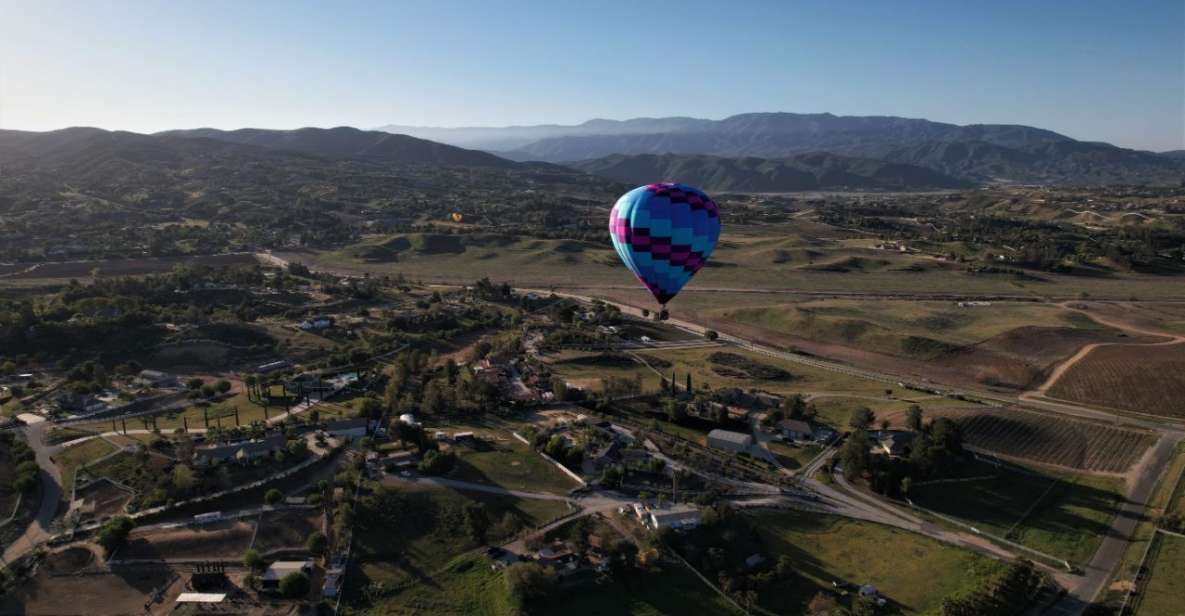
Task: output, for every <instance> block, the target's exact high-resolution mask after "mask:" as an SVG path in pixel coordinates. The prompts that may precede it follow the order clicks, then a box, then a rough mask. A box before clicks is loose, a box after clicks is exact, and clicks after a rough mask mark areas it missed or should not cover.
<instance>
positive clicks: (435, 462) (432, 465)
mask: <svg viewBox="0 0 1185 616" xmlns="http://www.w3.org/2000/svg"><path fill="white" fill-rule="evenodd" d="M456 465H457V454H455V453H453V452H451V451H444V452H442V451H440V450H437V449H429V450H428V451H426V452H425V453H424V457H423V458H421V459H420V465H419V469H420V472H421V473H424V474H425V475H445V474H448V472H449V471H451V470H453V467H454V466H456Z"/></svg>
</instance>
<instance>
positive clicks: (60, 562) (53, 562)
mask: <svg viewBox="0 0 1185 616" xmlns="http://www.w3.org/2000/svg"><path fill="white" fill-rule="evenodd" d="M96 560H97V559H96V558H95V553H94V552H92V551H90V550H89V549H87V548H84V547H72V548H66V549H65V550H62V551H61V552H54V553H53V554H50V555H49V556H47V557H46V558H45V562H44V563H43V564H42V565H41V566H42V567H44V568H45V570H46V571H48V572H49V573H52V574H55V575H68V574H72V573H78V572H79V571H82V570H83V569H86V568H88V567H90V566H91V565H93V564H95V562H96Z"/></svg>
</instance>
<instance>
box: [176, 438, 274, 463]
mask: <svg viewBox="0 0 1185 616" xmlns="http://www.w3.org/2000/svg"><path fill="white" fill-rule="evenodd" d="M285 443H286V439H285V438H284V435H283V434H280V433H278V432H277V433H275V434H269V435H268V436H265V437H264V438H261V439H254V440H250V441H241V442H238V443H230V444H228V445H211V446H209V447H199V448H197V449H195V450H194V451H193V462H194V464H197V465H198V466H208V465H210V464H218V463H220V462H229V461H232V460H233V461H235V462H249V461H251V460H254V459H256V458H261V457H264V456H269V455H271V454H272V453H273V452H275V451H277V450H280V449H283V448H284V445H285Z"/></svg>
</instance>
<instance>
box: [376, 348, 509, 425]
mask: <svg viewBox="0 0 1185 616" xmlns="http://www.w3.org/2000/svg"><path fill="white" fill-rule="evenodd" d="M437 363H438V362H434V361H433V356H431V355H429V354H426V353H424V352H422V351H419V350H413V351H410V352H406V353H402V354H400V355H399V356H397V357H396V358H395V360H394V361H393V362H392V365H391V368H390V369H389V370H387V371H386V372H385V373H384V375H383V377H384V378H385V379H386V382H385V384H383V386H382V387H383V403H384V404H386V406H387V409H389V410H390V411H391V412H392V413H393V414H394V415H402V414H405V413H421V414H423V415H440V414H447V413H456V412H471V413H480V412H486V411H491V410H493V409H494V408H496V407H497V403H498V400H499V396H498V390H497V388H496V387H494V386H493V385H491V384H489V383H487V382H486V381H483V380H481V379H478V378H476V377H475V376H474V374H473V372H472V370H470V369H469V368H467V367H465V368H462V367H461V366H458V365H457V363H456V362H455V361H453V360H452V358H449V359H448V360H446V361H445V362H444V364H443V365H435V364H437Z"/></svg>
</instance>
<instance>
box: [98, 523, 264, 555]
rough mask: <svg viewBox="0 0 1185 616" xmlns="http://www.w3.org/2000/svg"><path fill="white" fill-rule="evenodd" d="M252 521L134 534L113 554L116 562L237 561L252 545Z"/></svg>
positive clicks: (253, 528) (253, 526) (253, 529)
mask: <svg viewBox="0 0 1185 616" xmlns="http://www.w3.org/2000/svg"><path fill="white" fill-rule="evenodd" d="M254 532H255V524H254V522H245V521H242V520H235V521H228V522H219V523H217V524H202V525H200V526H188V527H185V528H176V529H169V530H162V531H149V532H146V533H143V534H139V533H133V536H132V539H131V540H130V541H129V542H128V544H127V545H126V546H124V547H123V548H121V549H120V550H119V552H118V553H117V554H116V555H115V558H116V559H119V560H132V559H160V560H173V559H195V558H209V559H211V560H213V559H225V560H235V561H237V560H239V559H241V558H242V557H243V552H245V551H247V548H249V547H250V546H251V535H252V534H254Z"/></svg>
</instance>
